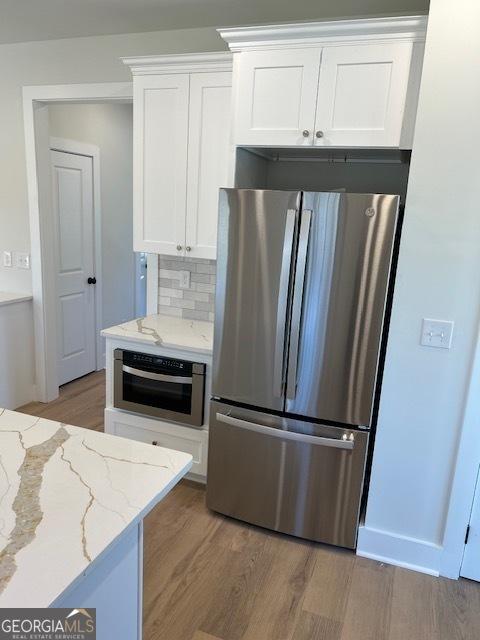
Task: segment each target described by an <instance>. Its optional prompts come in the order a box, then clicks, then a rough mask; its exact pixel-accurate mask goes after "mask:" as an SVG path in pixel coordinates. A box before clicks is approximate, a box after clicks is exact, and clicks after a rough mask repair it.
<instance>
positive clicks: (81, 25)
mask: <svg viewBox="0 0 480 640" xmlns="http://www.w3.org/2000/svg"><path fill="white" fill-rule="evenodd" d="M427 10H428V0H0V44H5V43H11V42H27V41H31V40H54V39H57V38H72V37H77V36H94V35H107V34H115V33H135V32H142V31H160V30H164V29H183V28H191V27H208V26H231V25H241V24H254V23H271V22H288V21H296V20H322V19H332V18H342V17H359V16H371V15H389V14H414V13H425V12H426V11H427Z"/></svg>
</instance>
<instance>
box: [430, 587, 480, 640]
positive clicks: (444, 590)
mask: <svg viewBox="0 0 480 640" xmlns="http://www.w3.org/2000/svg"><path fill="white" fill-rule="evenodd" d="M437 580H438V585H437V594H438V599H437V605H436V608H435V613H436V630H437V632H438V635H437V636H436V638H435V640H437V638H438V640H477V638H480V588H479V587H480V585H479V584H478V583H477V582H472V581H471V580H447V579H445V578H440V579H438V578H437Z"/></svg>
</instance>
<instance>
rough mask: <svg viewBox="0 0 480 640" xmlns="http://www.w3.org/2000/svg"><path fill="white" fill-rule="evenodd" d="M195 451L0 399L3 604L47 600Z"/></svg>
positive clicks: (183, 469) (182, 470)
mask: <svg viewBox="0 0 480 640" xmlns="http://www.w3.org/2000/svg"><path fill="white" fill-rule="evenodd" d="M191 465H192V456H191V455H189V454H186V453H181V452H178V451H172V450H170V449H164V448H162V447H152V446H151V445H147V444H143V443H140V442H135V441H133V440H127V439H125V438H119V437H117V436H112V435H107V434H104V433H98V432H96V431H91V430H89V429H82V428H80V427H72V426H69V425H65V424H62V423H60V422H54V421H52V420H46V419H44V418H36V417H34V416H29V415H25V414H22V413H18V412H16V411H8V410H5V409H0V607H22V608H23V607H46V606H48V605H50V604H51V603H52V602H53V601H54V600H55V599H56V598H58V597H59V596H60V595H61V594H62V593H63V592H64V591H65V589H66V588H67V587H69V585H70V584H71V583H72V582H73V581H74V580H75V579H76V578H78V577H79V576H81V574H82V573H83V572H84V571H85V570H86V569H87V568H89V567H90V566H91V565H92V564H93V563H95V561H96V559H97V558H98V557H99V556H100V554H102V553H103V552H104V551H105V550H106V549H107V548H109V547H110V546H111V545H112V544H113V543H114V541H115V540H117V539H118V538H119V536H121V535H122V533H123V532H124V531H125V530H126V529H127V528H128V527H130V526H132V525H135V524H137V523H138V522H139V521H140V520H141V519H143V518H144V517H145V515H146V514H147V513H148V512H149V511H150V510H151V509H152V508H153V506H155V504H156V503H157V502H159V501H160V500H161V499H162V497H163V496H165V495H166V494H167V493H168V492H169V491H170V489H171V488H172V487H173V486H174V485H175V484H176V483H177V482H178V480H179V479H180V478H182V477H183V476H184V475H185V474H186V473H187V472H188V470H189V469H190V467H191Z"/></svg>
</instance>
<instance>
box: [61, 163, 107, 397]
mask: <svg viewBox="0 0 480 640" xmlns="http://www.w3.org/2000/svg"><path fill="white" fill-rule="evenodd" d="M50 153H51V164H52V180H53V214H54V215H53V217H54V227H55V250H56V280H57V283H56V284H57V337H58V340H57V359H58V384H59V385H62V384H65V383H66V382H70V380H74V379H75V378H79V377H80V376H83V375H85V374H87V373H90V372H91V371H94V370H95V369H96V366H95V365H96V361H95V356H96V352H95V285H94V284H89V283H88V279H89V278H94V277H95V268H94V267H95V260H94V207H93V160H92V158H91V157H88V156H81V155H76V154H73V153H64V152H61V151H51V152H50Z"/></svg>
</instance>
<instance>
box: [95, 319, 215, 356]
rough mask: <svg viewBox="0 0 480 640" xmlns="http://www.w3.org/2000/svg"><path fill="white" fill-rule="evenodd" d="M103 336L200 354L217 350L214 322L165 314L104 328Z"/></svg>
mask: <svg viewBox="0 0 480 640" xmlns="http://www.w3.org/2000/svg"><path fill="white" fill-rule="evenodd" d="M102 336H104V337H105V338H121V339H122V340H128V341H131V342H146V343H148V344H156V345H158V346H161V347H165V348H168V349H181V350H184V351H193V352H196V353H205V354H211V353H212V350H213V323H212V322H204V321H201V320H185V319H183V318H173V317H171V316H165V315H161V314H156V315H151V316H147V317H146V318H138V319H137V320H132V321H131V322H125V323H124V324H119V325H116V326H114V327H110V328H109V329H104V330H103V331H102Z"/></svg>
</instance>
